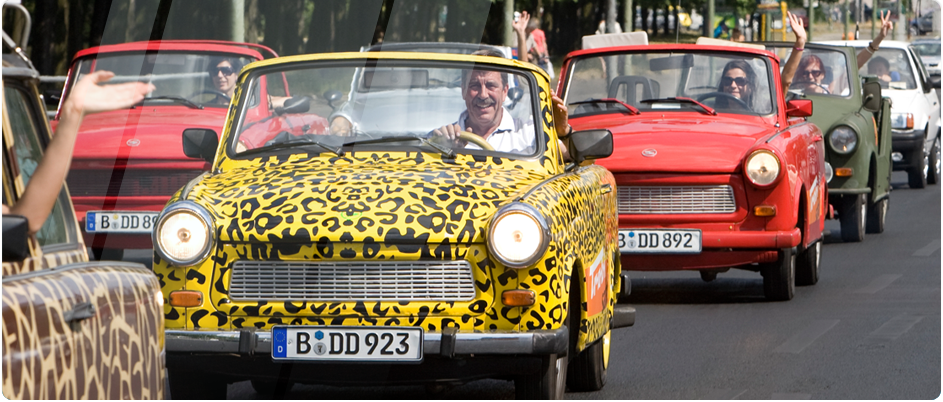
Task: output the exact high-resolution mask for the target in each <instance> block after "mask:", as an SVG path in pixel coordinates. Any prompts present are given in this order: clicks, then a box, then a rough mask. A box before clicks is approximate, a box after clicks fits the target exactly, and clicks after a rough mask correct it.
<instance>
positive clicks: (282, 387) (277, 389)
mask: <svg viewBox="0 0 943 402" xmlns="http://www.w3.org/2000/svg"><path fill="white" fill-rule="evenodd" d="M250 383H251V384H252V389H254V390H255V393H256V394H259V395H261V396H265V397H272V396H275V397H276V398H278V399H281V397H282V396H284V395H285V393H286V392H288V391H291V387H293V386H295V383H293V382H291V381H284V382H282V381H277V380H252V381H250Z"/></svg>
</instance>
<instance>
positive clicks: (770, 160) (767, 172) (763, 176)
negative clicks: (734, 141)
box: [743, 149, 781, 186]
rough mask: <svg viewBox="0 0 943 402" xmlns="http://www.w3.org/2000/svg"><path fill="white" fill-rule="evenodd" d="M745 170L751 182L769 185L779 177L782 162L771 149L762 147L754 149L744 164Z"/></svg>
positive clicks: (758, 184)
mask: <svg viewBox="0 0 943 402" xmlns="http://www.w3.org/2000/svg"><path fill="white" fill-rule="evenodd" d="M743 170H744V171H745V172H746V175H747V178H748V179H750V182H751V183H753V184H755V185H757V186H768V185H770V184H772V183H773V182H774V181H776V178H777V177H779V171H780V170H781V169H780V163H779V158H777V157H776V155H774V154H773V153H772V152H771V151H769V150H766V149H760V150H756V151H753V153H752V154H750V156H749V157H747V160H746V162H745V163H744V164H743Z"/></svg>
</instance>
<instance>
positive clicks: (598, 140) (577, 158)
mask: <svg viewBox="0 0 943 402" xmlns="http://www.w3.org/2000/svg"><path fill="white" fill-rule="evenodd" d="M567 140H568V141H569V145H568V148H569V151H570V158H571V159H573V162H574V163H576V164H577V165H579V164H581V163H583V161H587V160H593V159H599V158H605V157H608V156H609V155H612V132H611V131H609V130H606V129H602V130H584V131H576V132H573V133H571V134H570V136H569V137H567Z"/></svg>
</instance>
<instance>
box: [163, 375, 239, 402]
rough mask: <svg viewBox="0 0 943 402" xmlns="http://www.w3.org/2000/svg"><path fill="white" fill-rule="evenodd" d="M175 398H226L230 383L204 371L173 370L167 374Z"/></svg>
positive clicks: (172, 395)
mask: <svg viewBox="0 0 943 402" xmlns="http://www.w3.org/2000/svg"><path fill="white" fill-rule="evenodd" d="M167 379H168V382H169V383H170V397H171V398H173V399H226V389H227V388H228V384H226V381H224V380H223V379H221V378H215V377H209V376H207V375H205V374H204V373H197V372H190V371H180V370H171V371H169V372H168V374H167Z"/></svg>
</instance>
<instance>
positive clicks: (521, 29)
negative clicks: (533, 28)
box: [511, 11, 533, 63]
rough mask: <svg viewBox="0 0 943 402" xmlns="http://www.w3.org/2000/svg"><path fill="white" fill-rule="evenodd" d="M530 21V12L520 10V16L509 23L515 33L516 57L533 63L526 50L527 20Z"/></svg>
mask: <svg viewBox="0 0 943 402" xmlns="http://www.w3.org/2000/svg"><path fill="white" fill-rule="evenodd" d="M528 21H530V14H528V13H527V11H521V18H520V19H518V20H517V21H514V22H512V23H511V27H512V28H514V33H516V34H517V58H518V59H520V60H521V61H523V62H529V63H533V61H531V60H530V54H528V52H527V32H526V31H525V30H526V29H527V22H528Z"/></svg>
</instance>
